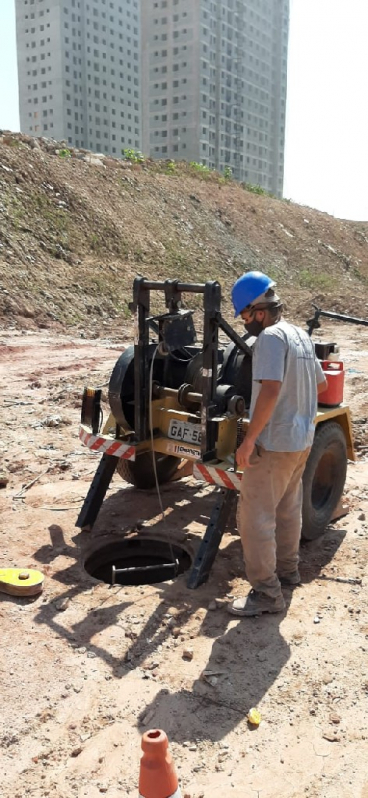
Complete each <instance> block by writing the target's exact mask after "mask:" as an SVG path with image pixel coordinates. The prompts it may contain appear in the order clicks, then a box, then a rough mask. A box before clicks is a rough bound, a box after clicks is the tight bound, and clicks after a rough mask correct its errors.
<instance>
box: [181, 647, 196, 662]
mask: <svg viewBox="0 0 368 798" xmlns="http://www.w3.org/2000/svg"><path fill="white" fill-rule="evenodd" d="M193 656H194V651H193V649H192V648H185V649H184V651H183V659H187V660H189V661H191V660H192V659H193Z"/></svg>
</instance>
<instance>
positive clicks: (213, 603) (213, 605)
mask: <svg viewBox="0 0 368 798" xmlns="http://www.w3.org/2000/svg"><path fill="white" fill-rule="evenodd" d="M208 609H209V610H211V612H212V611H213V610H217V602H216V600H215V599H213V600H212V601H210V603H209V605H208Z"/></svg>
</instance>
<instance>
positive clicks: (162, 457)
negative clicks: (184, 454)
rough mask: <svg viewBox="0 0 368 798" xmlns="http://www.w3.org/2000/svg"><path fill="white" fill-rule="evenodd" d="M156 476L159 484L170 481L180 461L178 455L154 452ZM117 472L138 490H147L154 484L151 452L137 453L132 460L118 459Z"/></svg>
mask: <svg viewBox="0 0 368 798" xmlns="http://www.w3.org/2000/svg"><path fill="white" fill-rule="evenodd" d="M155 459H156V469H157V478H158V482H159V485H163V484H164V483H165V482H170V480H171V479H172V477H173V476H174V474H175V471H176V469H177V468H178V465H179V463H180V459H179V458H178V457H172V455H169V454H159V453H158V452H155ZM117 472H118V474H119V476H121V478H122V479H124V480H125V482H129V483H130V484H131V485H134V486H135V487H136V488H139V490H149V489H150V488H154V487H155V485H156V480H155V472H154V469H153V463H152V454H151V452H144V454H140V455H138V457H137V459H136V460H134V461H130V460H123V459H120V460H119V462H118V464H117Z"/></svg>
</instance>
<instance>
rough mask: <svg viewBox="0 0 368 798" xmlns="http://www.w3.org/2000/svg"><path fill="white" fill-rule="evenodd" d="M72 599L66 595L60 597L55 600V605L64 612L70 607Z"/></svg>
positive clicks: (59, 610)
mask: <svg viewBox="0 0 368 798" xmlns="http://www.w3.org/2000/svg"><path fill="white" fill-rule="evenodd" d="M69 603H70V599H69V598H68V597H67V596H66V597H65V598H62V599H58V601H56V602H55V607H56V609H57V610H58V612H64V611H65V610H66V609H67V608H68V607H69Z"/></svg>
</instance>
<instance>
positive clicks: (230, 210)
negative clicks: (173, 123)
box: [0, 133, 368, 334]
mask: <svg viewBox="0 0 368 798" xmlns="http://www.w3.org/2000/svg"><path fill="white" fill-rule="evenodd" d="M0 211H1V215H0V264H1V278H0V291H1V293H0V319H1V321H2V323H3V324H4V325H5V326H13V325H17V326H22V327H30V328H32V327H36V326H41V327H49V326H50V327H55V326H56V327H60V329H61V328H65V327H66V326H72V327H79V328H84V329H87V330H88V331H89V332H91V331H94V332H95V334H98V333H99V330H101V327H103V329H104V331H105V330H106V329H108V328H110V327H111V326H112V325H113V326H114V327H116V326H117V325H119V323H125V324H126V322H127V320H128V319H129V318H130V311H129V308H128V303H129V302H130V301H131V296H132V281H133V278H134V276H135V275H136V274H137V273H140V274H143V275H144V276H146V277H150V278H155V279H157V278H166V277H172V278H173V277H179V278H181V279H184V278H185V279H186V280H195V281H196V282H198V281H199V280H200V281H205V280H208V279H217V280H219V281H220V283H221V285H222V287H223V295H224V313H225V315H228V316H229V317H231V307H230V302H229V298H228V296H229V288H230V286H231V284H232V283H233V282H234V280H235V279H236V277H237V276H238V275H239V274H241V273H242V272H243V271H244V270H245V269H249V268H250V267H253V268H259V269H263V270H266V271H267V272H268V273H269V274H271V275H272V276H274V278H275V279H276V280H277V284H278V287H279V289H280V291H281V293H282V295H283V298H284V299H285V300H286V305H287V309H288V311H289V314H290V315H291V316H294V317H299V318H306V317H308V316H309V315H310V314H311V302H312V301H315V302H316V303H317V304H319V305H320V306H322V307H324V308H328V309H335V310H339V311H342V312H346V313H353V314H354V315H359V316H362V317H365V318H366V317H368V303H367V301H366V299H367V292H366V286H367V282H368V223H360V222H359V223H358V222H349V221H342V220H338V219H334V218H332V217H330V216H328V215H327V214H324V213H320V212H319V211H315V210H312V209H310V208H306V207H301V206H298V205H295V204H293V203H291V202H289V201H285V200H277V199H274V198H272V197H270V196H267V195H258V194H257V193H255V189H254V187H246V186H241V185H239V184H237V183H235V182H234V181H232V180H231V179H225V178H224V177H223V176H220V175H219V174H217V173H208V172H206V171H202V170H201V168H200V167H199V166H198V165H189V164H183V163H180V164H176V163H173V162H152V161H144V162H143V163H131V162H128V161H120V160H117V159H113V158H111V157H105V156H103V155H93V154H91V153H89V152H87V151H85V150H77V149H69V148H67V147H66V146H65V144H64V143H61V144H60V143H59V144H58V143H57V142H55V141H52V140H48V139H32V138H31V137H29V136H25V135H21V134H10V133H9V134H8V133H3V134H2V135H0Z"/></svg>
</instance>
